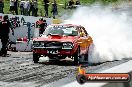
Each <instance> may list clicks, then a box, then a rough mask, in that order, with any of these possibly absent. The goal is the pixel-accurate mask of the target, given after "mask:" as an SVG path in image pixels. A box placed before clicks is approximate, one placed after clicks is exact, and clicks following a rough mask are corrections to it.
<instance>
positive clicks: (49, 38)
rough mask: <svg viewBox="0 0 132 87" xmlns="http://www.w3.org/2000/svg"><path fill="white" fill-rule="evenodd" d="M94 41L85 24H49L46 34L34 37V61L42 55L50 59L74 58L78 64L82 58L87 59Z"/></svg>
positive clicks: (36, 61)
mask: <svg viewBox="0 0 132 87" xmlns="http://www.w3.org/2000/svg"><path fill="white" fill-rule="evenodd" d="M92 43H93V40H92V38H91V37H90V36H89V35H88V33H87V31H86V30H85V28H84V27H83V26H80V25H72V24H54V25H49V26H48V27H47V28H46V30H45V32H44V34H43V35H42V36H40V37H37V38H34V39H33V61H34V63H38V61H39V57H40V56H41V55H43V56H48V57H49V59H58V60H60V59H65V58H66V57H69V58H72V59H73V60H74V64H75V65H77V64H79V62H80V59H81V58H83V59H84V60H85V61H87V59H88V58H87V57H88V49H89V46H90V45H91V44H92Z"/></svg>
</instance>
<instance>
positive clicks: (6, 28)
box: [0, 15, 14, 57]
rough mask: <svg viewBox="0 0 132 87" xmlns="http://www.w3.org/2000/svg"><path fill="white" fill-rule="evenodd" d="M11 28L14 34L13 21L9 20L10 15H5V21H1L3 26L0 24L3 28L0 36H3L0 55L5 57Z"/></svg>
mask: <svg viewBox="0 0 132 87" xmlns="http://www.w3.org/2000/svg"><path fill="white" fill-rule="evenodd" d="M10 28H11V30H12V34H13V35H14V30H13V28H12V26H11V23H10V22H9V20H8V15H5V16H4V17H3V21H2V22H1V26H0V30H1V32H0V37H1V43H2V48H1V52H0V56H4V57H5V56H6V55H7V43H8V39H9V32H10Z"/></svg>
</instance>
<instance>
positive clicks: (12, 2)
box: [10, 0, 14, 14]
mask: <svg viewBox="0 0 132 87" xmlns="http://www.w3.org/2000/svg"><path fill="white" fill-rule="evenodd" d="M10 12H11V13H12V14H14V0H10Z"/></svg>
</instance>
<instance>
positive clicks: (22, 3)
mask: <svg viewBox="0 0 132 87" xmlns="http://www.w3.org/2000/svg"><path fill="white" fill-rule="evenodd" d="M24 3H25V1H23V0H21V1H20V12H21V15H24Z"/></svg>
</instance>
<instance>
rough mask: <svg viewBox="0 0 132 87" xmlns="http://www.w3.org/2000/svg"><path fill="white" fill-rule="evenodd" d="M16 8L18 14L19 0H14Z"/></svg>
mask: <svg viewBox="0 0 132 87" xmlns="http://www.w3.org/2000/svg"><path fill="white" fill-rule="evenodd" d="M14 10H15V13H16V15H18V0H15V1H14Z"/></svg>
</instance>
